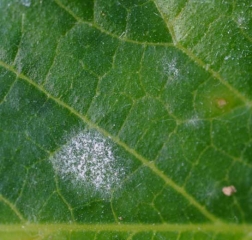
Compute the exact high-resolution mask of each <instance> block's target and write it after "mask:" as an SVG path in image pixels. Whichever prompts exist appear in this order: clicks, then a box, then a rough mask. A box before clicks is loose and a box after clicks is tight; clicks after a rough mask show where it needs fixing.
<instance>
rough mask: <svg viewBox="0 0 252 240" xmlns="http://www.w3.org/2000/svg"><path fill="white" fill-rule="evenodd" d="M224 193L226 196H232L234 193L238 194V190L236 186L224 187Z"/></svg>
mask: <svg viewBox="0 0 252 240" xmlns="http://www.w3.org/2000/svg"><path fill="white" fill-rule="evenodd" d="M222 192H223V193H224V194H225V195H226V196H232V195H233V194H234V193H236V188H235V187H234V186H228V187H224V188H222Z"/></svg>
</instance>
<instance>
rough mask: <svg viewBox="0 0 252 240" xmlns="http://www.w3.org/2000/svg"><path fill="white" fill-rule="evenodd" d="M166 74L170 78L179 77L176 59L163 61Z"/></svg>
mask: <svg viewBox="0 0 252 240" xmlns="http://www.w3.org/2000/svg"><path fill="white" fill-rule="evenodd" d="M163 68H164V72H165V73H166V74H167V75H168V76H170V77H174V78H175V77H177V76H178V74H179V69H178V67H177V60H176V58H173V59H170V60H168V59H163Z"/></svg>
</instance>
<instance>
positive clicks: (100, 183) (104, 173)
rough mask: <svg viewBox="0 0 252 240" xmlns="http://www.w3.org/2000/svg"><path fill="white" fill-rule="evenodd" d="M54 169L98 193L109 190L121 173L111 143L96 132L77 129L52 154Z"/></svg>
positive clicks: (75, 182) (62, 175)
mask: <svg viewBox="0 0 252 240" xmlns="http://www.w3.org/2000/svg"><path fill="white" fill-rule="evenodd" d="M51 162H52V164H53V167H54V169H55V171H56V172H57V173H58V174H59V175H60V176H61V178H62V179H64V178H67V179H68V178H69V179H70V180H71V181H72V183H74V184H81V185H83V186H85V187H88V188H91V189H93V190H94V191H95V192H99V193H101V194H103V195H104V194H105V195H106V194H109V191H110V190H111V188H112V187H113V186H116V185H119V184H120V179H121V178H122V176H123V175H124V170H123V168H120V167H119V166H118V162H116V159H115V156H114V154H113V151H112V147H111V143H110V142H109V141H108V140H107V139H105V138H104V137H103V136H101V135H100V134H98V133H96V132H88V131H84V132H80V133H78V134H77V135H75V136H74V137H72V138H71V139H70V141H69V142H68V143H67V144H66V145H65V146H64V147H63V148H62V149H61V150H60V151H59V152H57V153H56V154H55V155H54V156H53V157H52V158H51Z"/></svg>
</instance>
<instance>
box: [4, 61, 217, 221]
mask: <svg viewBox="0 0 252 240" xmlns="http://www.w3.org/2000/svg"><path fill="white" fill-rule="evenodd" d="M0 65H1V66H3V67H5V68H6V69H8V70H9V71H11V72H13V73H15V74H16V75H17V76H18V77H19V78H20V79H23V80H25V81H26V82H27V83H29V84H31V85H32V86H34V87H35V88H36V89H38V90H39V91H40V92H42V93H44V94H45V95H46V96H47V97H48V98H50V99H52V100H53V101H55V102H56V103H57V104H59V105H60V106H62V107H63V108H65V109H68V110H69V111H70V112H71V113H72V114H73V115H75V116H77V117H79V118H80V119H82V121H84V122H85V123H86V124H88V125H89V126H90V127H91V128H94V129H96V130H97V131H98V132H100V133H101V134H103V135H104V136H106V137H110V138H111V139H112V140H113V141H114V142H115V143H116V144H118V145H119V146H121V147H123V148H124V149H125V150H126V151H127V152H129V153H131V154H132V155H133V156H134V157H136V158H137V159H138V160H139V161H141V162H142V164H144V165H145V166H147V167H149V168H150V169H151V170H152V171H153V172H154V173H155V174H157V175H158V176H159V177H160V178H162V179H163V180H164V182H165V183H166V184H167V185H169V186H170V187H172V188H173V189H175V190H176V191H177V192H179V193H180V194H181V195H182V196H183V197H185V198H186V199H187V200H188V201H189V202H190V203H191V204H192V205H194V206H195V207H196V208H197V209H198V210H199V211H200V212H201V213H202V214H203V215H204V216H205V217H207V218H208V219H209V220H211V221H213V222H218V221H220V220H219V219H218V218H217V217H215V216H214V215H213V214H212V213H210V212H209V211H208V210H207V209H206V208H205V207H203V206H202V205H201V204H199V203H198V202H197V201H196V199H194V198H193V197H192V196H191V195H189V194H188V193H187V192H186V191H185V189H184V188H182V187H180V186H178V185H177V184H176V183H175V182H174V181H172V180H171V179H170V178H168V177H167V176H166V175H165V174H164V173H163V172H162V171H161V170H159V169H158V168H157V167H156V166H155V164H154V163H153V162H151V161H148V160H147V159H145V158H144V157H143V156H142V155H140V154H139V153H137V152H136V151H135V150H134V149H132V148H130V147H129V146H128V145H127V144H125V143H124V142H122V141H121V140H120V139H119V137H116V136H113V135H111V134H109V133H108V132H107V131H106V130H104V129H102V128H101V127H99V126H98V125H96V124H95V123H93V122H91V121H90V120H89V119H88V118H87V117H86V116H83V115H81V114H80V113H78V112H77V111H76V110H75V109H74V108H72V107H71V106H69V105H67V104H66V103H64V102H63V101H61V100H60V99H58V98H55V97H54V96H52V95H51V94H50V93H48V92H47V91H46V90H45V89H44V88H42V87H41V86H40V85H38V84H37V83H36V82H34V81H33V80H31V79H30V78H28V77H27V76H25V75H23V74H22V73H18V71H17V70H15V69H14V68H13V67H12V66H9V65H8V64H6V63H4V62H2V61H0Z"/></svg>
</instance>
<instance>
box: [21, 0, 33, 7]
mask: <svg viewBox="0 0 252 240" xmlns="http://www.w3.org/2000/svg"><path fill="white" fill-rule="evenodd" d="M21 3H22V5H24V6H25V7H30V6H31V0H21Z"/></svg>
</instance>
